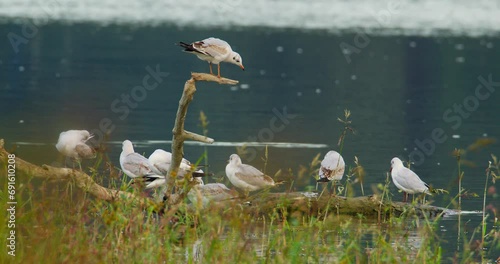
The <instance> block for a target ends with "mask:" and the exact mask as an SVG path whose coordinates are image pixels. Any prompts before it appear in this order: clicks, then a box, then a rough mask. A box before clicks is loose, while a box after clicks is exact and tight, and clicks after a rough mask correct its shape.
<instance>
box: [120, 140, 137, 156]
mask: <svg viewBox="0 0 500 264" xmlns="http://www.w3.org/2000/svg"><path fill="white" fill-rule="evenodd" d="M122 150H123V153H126V154H130V153H134V146H133V145H132V142H131V141H130V140H128V139H127V140H125V141H123V143H122Z"/></svg>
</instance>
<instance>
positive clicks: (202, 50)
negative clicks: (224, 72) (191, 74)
mask: <svg viewBox="0 0 500 264" xmlns="http://www.w3.org/2000/svg"><path fill="white" fill-rule="evenodd" d="M178 45H179V46H181V47H183V48H184V51H185V52H189V53H193V54H195V55H196V56H197V57H198V58H199V59H200V60H204V61H208V65H209V66H210V74H212V75H214V74H213V71H212V64H217V77H219V78H220V64H219V63H220V62H229V63H232V64H236V65H238V66H239V67H240V68H241V69H242V70H245V67H243V60H242V59H241V56H240V54H238V53H237V52H234V51H233V50H232V49H231V46H230V45H229V44H228V43H227V42H225V41H224V40H222V39H218V38H207V39H204V40H201V41H196V42H193V43H191V44H187V43H184V42H179V44H178Z"/></svg>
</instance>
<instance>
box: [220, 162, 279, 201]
mask: <svg viewBox="0 0 500 264" xmlns="http://www.w3.org/2000/svg"><path fill="white" fill-rule="evenodd" d="M226 176H227V178H229V181H230V182H231V183H232V184H233V185H234V186H235V187H236V188H238V189H241V190H243V192H244V193H245V196H248V193H249V192H252V191H257V190H260V189H263V188H266V187H272V186H276V183H275V182H274V180H273V179H272V178H271V177H269V176H267V175H265V174H264V173H262V172H261V171H260V170H258V169H256V168H254V167H252V166H250V165H247V164H243V163H242V162H241V158H240V157H239V156H238V155H237V154H232V155H231V156H230V157H229V163H228V164H227V166H226Z"/></svg>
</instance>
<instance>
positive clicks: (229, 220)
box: [0, 180, 498, 263]
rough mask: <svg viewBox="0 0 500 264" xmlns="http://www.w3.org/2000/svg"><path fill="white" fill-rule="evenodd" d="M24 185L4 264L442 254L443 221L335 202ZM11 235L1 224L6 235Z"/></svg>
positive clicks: (337, 259)
mask: <svg viewBox="0 0 500 264" xmlns="http://www.w3.org/2000/svg"><path fill="white" fill-rule="evenodd" d="M115 184H119V183H115ZM17 191H18V193H17V195H18V196H17V197H18V208H17V218H16V227H17V228H16V232H17V237H16V242H17V245H16V246H17V248H16V257H15V258H13V257H11V256H8V255H6V251H5V250H2V252H1V253H0V254H1V255H0V256H1V258H0V259H1V262H2V263H7V262H8V263H39V262H41V261H44V262H51V263H53V262H55V263H58V262H62V263H136V262H137V263H159V262H165V263H179V262H188V263H193V262H195V260H196V259H201V260H203V262H205V263H260V262H262V263H267V262H272V263H366V262H370V263H439V262H441V261H443V259H442V248H441V246H440V240H439V238H438V236H437V234H436V229H437V228H438V226H439V225H438V222H439V219H418V218H416V216H413V215H411V214H408V215H406V216H405V215H403V216H401V217H390V218H386V219H381V220H380V221H378V220H377V219H365V218H364V217H363V216H358V217H348V216H342V215H337V214H336V213H335V210H334V208H333V207H332V208H330V209H329V211H330V213H329V216H328V217H326V218H315V217H311V216H297V215H294V216H293V217H292V216H290V215H287V213H286V212H281V208H276V210H275V211H274V212H273V213H270V214H268V215H266V216H261V217H256V216H251V215H245V214H244V213H243V212H242V210H241V209H240V206H239V205H237V204H234V206H231V207H227V208H224V209H222V212H221V211H220V210H208V211H197V212H196V213H191V214H188V213H186V212H187V211H186V210H183V209H182V208H181V210H180V211H179V212H180V213H178V214H176V215H172V216H169V217H166V216H158V215H156V214H154V213H152V210H150V209H147V208H146V209H141V208H137V207H134V206H132V205H128V204H123V203H116V202H106V201H100V200H95V199H93V198H92V197H89V196H88V195H86V194H85V193H83V192H82V191H80V190H78V189H76V188H75V187H73V186H72V184H71V183H65V184H62V183H51V182H39V181H35V180H32V181H28V182H26V183H23V184H19V186H18V190H17ZM130 191H133V190H130ZM386 197H387V198H389V196H386ZM2 200H5V197H4V193H2ZM2 204H5V203H4V202H3V203H2ZM278 212H280V213H278ZM479 228H480V227H479ZM479 230H480V229H479ZM7 232H8V229H7V228H6V225H5V224H3V225H1V227H0V233H1V234H2V237H5V236H6V233H7ZM478 234H479V236H480V234H481V231H479V232H478ZM469 237H470V235H469ZM464 238H467V234H464ZM497 240H498V239H497ZM491 242H494V241H491ZM464 243H465V242H464ZM467 243H469V242H467ZM489 246H492V244H491V243H490V244H489ZM497 247H498V246H497ZM195 249H196V250H195ZM200 249H201V250H200ZM463 250H464V251H463V252H461V253H460V254H461V258H462V259H464V260H467V262H468V261H470V260H477V254H476V253H475V252H474V250H473V249H472V248H471V247H464V249H463ZM195 256H196V257H195ZM463 263H465V262H463Z"/></svg>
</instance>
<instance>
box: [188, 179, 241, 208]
mask: <svg viewBox="0 0 500 264" xmlns="http://www.w3.org/2000/svg"><path fill="white" fill-rule="evenodd" d="M194 181H196V183H197V184H196V185H195V186H193V188H191V190H190V191H189V193H188V194H187V197H188V199H189V201H191V203H193V204H196V205H198V203H199V202H200V203H201V207H202V208H205V207H207V205H208V204H209V203H210V202H211V201H223V200H228V199H231V198H234V197H236V194H235V193H234V192H233V191H231V190H230V189H229V188H227V187H226V185H224V184H222V183H208V184H204V183H203V180H202V179H200V178H194Z"/></svg>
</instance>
